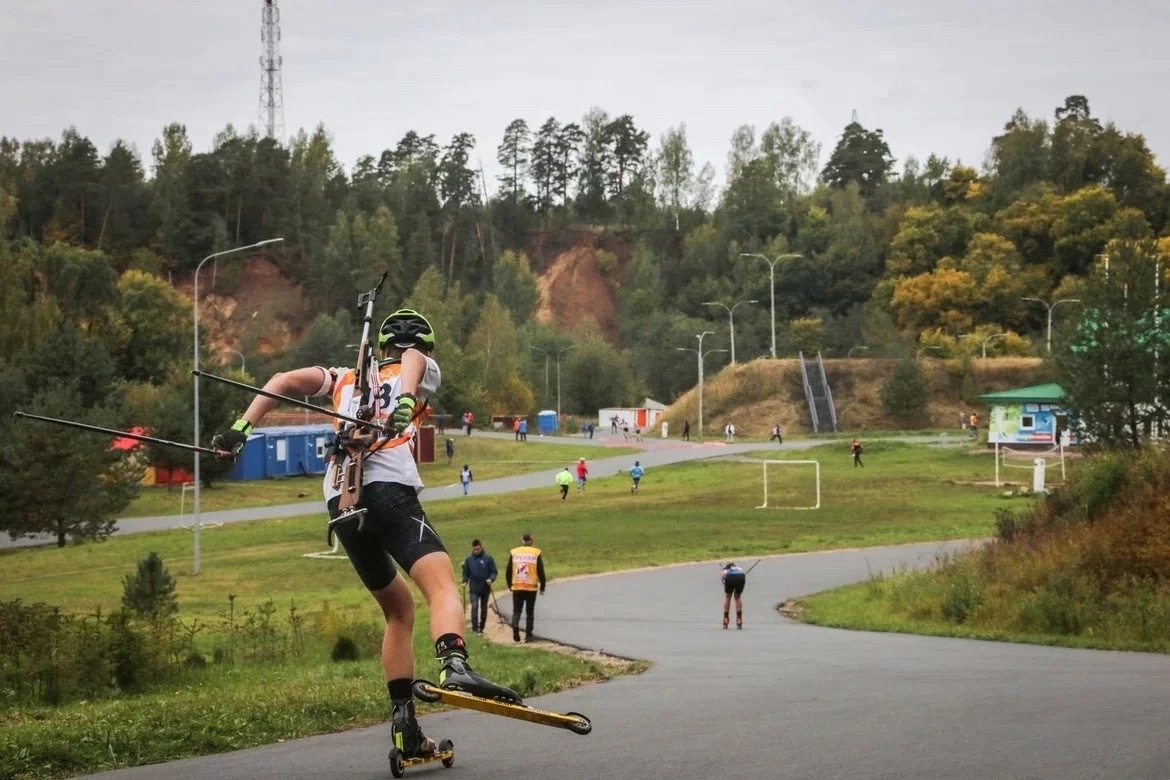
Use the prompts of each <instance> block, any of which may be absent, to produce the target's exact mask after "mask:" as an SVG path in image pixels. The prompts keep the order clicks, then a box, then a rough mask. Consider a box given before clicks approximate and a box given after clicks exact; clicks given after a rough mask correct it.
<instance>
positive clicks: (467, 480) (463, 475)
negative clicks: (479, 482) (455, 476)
mask: <svg viewBox="0 0 1170 780" xmlns="http://www.w3.org/2000/svg"><path fill="white" fill-rule="evenodd" d="M474 480H475V477H473V476H472V475H471V468H470V467H469V466H468V465H467V464H466V463H464V464H463V471H461V472H459V481H460V483H462V484H463V495H465V496H466V495H467V490H468V488H470V487H471V483H472V482H473V481H474Z"/></svg>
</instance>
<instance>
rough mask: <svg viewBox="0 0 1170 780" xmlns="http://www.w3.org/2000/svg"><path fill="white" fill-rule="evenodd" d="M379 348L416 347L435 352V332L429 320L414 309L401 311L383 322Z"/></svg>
mask: <svg viewBox="0 0 1170 780" xmlns="http://www.w3.org/2000/svg"><path fill="white" fill-rule="evenodd" d="M378 347H379V348H380V349H389V348H390V347H398V348H399V349H407V348H409V347H414V348H415V349H421V350H425V351H427V352H433V351H434V349H435V330H434V328H432V327H431V323H430V322H429V321H428V320H427V318H426V317H424V316H422V315H421V314H419V313H418V312H417V311H415V310H414V309H399V310H398V311H396V312H394V313H393V314H391V315H390V316H389V317H387V318H386V319H385V320H383V321H382V327H381V328H379V329H378Z"/></svg>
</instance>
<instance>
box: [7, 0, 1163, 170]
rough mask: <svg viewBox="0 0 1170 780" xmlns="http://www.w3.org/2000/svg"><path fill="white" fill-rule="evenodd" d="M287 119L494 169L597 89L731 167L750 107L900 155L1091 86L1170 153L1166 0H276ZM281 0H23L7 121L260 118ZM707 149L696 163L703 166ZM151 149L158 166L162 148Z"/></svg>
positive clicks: (241, 122) (146, 147) (202, 125)
mask: <svg viewBox="0 0 1170 780" xmlns="http://www.w3.org/2000/svg"><path fill="white" fill-rule="evenodd" d="M279 4H280V10H281V28H282V41H281V54H282V55H283V58H284V68H283V86H284V116H285V126H286V129H287V131H288V133H289V134H291V133H292V132H295V130H296V129H297V128H301V127H304V128H312V127H314V126H315V125H317V124H318V123H322V122H323V123H324V124H325V126H326V127H327V128H328V129H329V131H330V132H331V134H332V136H333V138H334V148H335V150H336V152H337V155H338V158H339V160H340V161H341V163H342V164H343V165H344V166H345V167H346V169H347V170H348V169H349V168H350V167H351V166H352V164H353V162H354V160H356V159H357V158H358V157H360V156H361V155H363V154H373V155H375V156H376V155H377V154H378V153H380V152H381V150H383V149H385V148H387V147H393V146H394V145H395V143H396V142H397V141H398V139H399V138H401V137H402V135H403V134H404V133H405V132H406V131H408V130H411V129H413V130H416V131H418V132H419V133H422V134H431V133H433V134H434V135H435V136H436V139H437V140H438V141H439V142H440V143H445V142H446V141H447V140H448V139H449V138H450V137H451V136H452V135H453V134H455V133H457V132H461V131H469V132H471V133H473V134H474V135H475V136H476V138H477V139H478V142H479V143H478V148H477V156H478V158H479V159H481V160H482V161H483V163H484V165H485V167H486V168H487V170H488V175H489V177H490V176H492V174H493V168H494V167H495V151H496V147H497V145H498V144H499V141H500V137H501V135H502V132H503V129H504V127H505V126H506V125H507V124H508V122H509V121H511V120H512V119H514V118H516V117H522V118H524V119H526V120H527V121H528V123H529V125H531V126H533V127H535V126H537V125H539V124H540V123H541V122H542V121H544V119H546V118H547V117H548V116H550V115H552V116H556V117H557V118H558V120H560V121H562V122H563V121H575V120H578V119H579V118H580V117H581V116H582V115H583V114H584V113H585V112H586V111H587V110H588V109H589V108H590V107H591V106H599V107H601V108H603V109H605V110H606V111H607V112H609V114H610V115H611V116H616V115H620V114H623V113H629V114H631V115H633V117H634V119H635V120H636V122H637V123H638V125H639V126H640V127H642V128H643V129H645V130H648V131H649V132H650V133H651V134H652V136H653V137H654V139H655V141H657V139H658V137H659V135H660V134H661V133H662V132H663V131H664V130H665V129H666V128H668V127H670V126H672V125H676V124H679V123H684V122H685V123H686V126H687V131H688V134H689V137H690V140H691V144H692V147H693V148H694V151H695V157H696V162H697V166H698V165H701V164H702V163H703V162H708V161H709V162H711V163H713V164H714V165H715V166H716V168H717V169H718V171H719V175H718V181H719V182H720V183H721V182H722V181H723V168H724V163H725V160H726V156H727V151H728V148H729V142H730V138H731V133H732V131H733V130H734V129H735V128H736V127H737V126H739V125H742V124H752V125H755V126H756V128H757V131H760V130H762V129H763V128H764V127H766V126H767V124H768V123H769V122H771V121H777V120H779V119H781V118H783V117H784V116H786V115H787V116H791V117H792V118H793V120H794V121H795V122H796V123H797V124H799V125H801V126H802V127H805V128H806V129H808V130H809V131H811V132H812V134H813V135H814V137H815V138H816V139H817V140H818V141H819V142H820V143H821V145H822V147H823V150H822V160H821V162H822V164H823V163H824V161H825V159H827V157H828V154H829V152H830V151H831V150H832V148H833V146H834V144H835V143H836V140H837V138H838V137H839V135H840V133H841V130H842V128H843V127H844V126H845V125H846V124H847V123H848V122H849V120H850V114H851V112H852V111H854V110H856V111H857V114H858V119H859V120H860V121H861V123H862V124H863V125H865V126H866V127H869V128H880V129H882V130H883V131H884V132H885V136H886V139H887V141H888V142H889V144H890V148H891V150H892V152H893V154H894V156H895V157H897V158H898V160H899V163H900V162H901V161H902V160H904V159H905V158H906V157H907V156H909V155H914V156H917V157H918V158H919V159H924V158H925V157H926V156H927V155H928V154H930V153H931V152H934V153H937V154H940V155H943V156H946V157H949V158H950V159H951V160H952V161H953V160H956V159H961V160H962V161H964V162H966V163H970V164H975V165H977V166H978V165H980V164H981V163H982V161H983V159H984V156H985V154H986V151H987V148H988V145H989V143H990V140H991V137H992V136H993V135H994V134H996V133H997V132H998V131H999V130H1000V129H1001V128H1002V126H1003V124H1004V122H1005V121H1007V119H1008V118H1009V117H1010V116H1011V114H1012V112H1013V111H1014V110H1015V109H1016V108H1017V107H1022V108H1023V109H1024V110H1025V111H1027V112H1028V113H1029V114H1031V115H1033V116H1042V117H1045V118H1049V119H1050V118H1051V116H1052V111H1053V109H1054V108H1055V107H1056V106H1058V105H1060V104H1061V103H1063V101H1064V98H1065V97H1066V96H1068V95H1070V94H1084V95H1086V96H1087V97H1088V98H1089V101H1090V104H1091V106H1092V109H1093V113H1094V114H1095V115H1096V116H1098V117H1100V118H1102V119H1106V120H1113V121H1115V122H1116V123H1117V124H1118V125H1119V126H1120V127H1121V128H1122V129H1123V130H1126V131H1134V132H1140V133H1143V134H1144V135H1145V137H1146V139H1147V141H1148V142H1149V144H1150V146H1151V148H1152V149H1153V150H1154V152H1155V154H1156V155H1158V158H1159V162H1160V163H1161V164H1162V165H1163V166H1164V167H1165V166H1167V165H1168V164H1170V101H1167V100H1166V99H1165V97H1166V87H1167V84H1168V82H1170V54H1168V53H1167V52H1170V46H1168V45H1167V43H1166V41H1167V39H1168V37H1170V35H1168V34H1170V21H1168V20H1170V13H1167V11H1166V7H1167V6H1166V3H1165V1H1164V0H1113V2H1106V1H1105V0H1094V1H1093V2H1090V1H1089V0H1011V1H1007V0H941V2H940V1H939V0H894V1H891V0H853V1H852V2H850V0H790V1H789V2H780V0H712V1H708V2H701V1H700V0H673V1H671V2H668V1H667V0H576V1H575V2H565V1H564V0H539V1H538V0H526V1H525V2H521V1H520V0H479V2H470V1H469V0H462V1H460V2H456V1H455V0H429V2H420V1H419V0H414V1H413V2H409V3H407V2H394V0H334V1H332V2H330V1H328V0H279ZM261 5H262V0H192V1H191V2H185V3H184V2H174V1H173V0H155V1H154V2H145V0H68V2H67V1H66V0H2V2H0V30H3V36H4V43H3V45H2V46H0V107H2V108H0V135H8V136H14V137H17V138H20V139H27V138H32V137H38V138H39V137H51V138H58V137H60V134H61V131H62V130H63V129H64V128H65V127H67V126H69V125H74V126H76V128H77V129H78V131H79V132H81V133H82V134H84V135H87V136H89V137H90V138H91V139H92V140H93V141H94V142H95V143H96V144H97V146H98V148H99V149H101V150H102V151H103V152H104V151H105V150H107V149H108V148H109V145H110V144H111V142H112V141H113V140H114V139H115V138H124V139H126V140H128V141H130V142H131V143H133V144H134V145H135V146H136V147H137V149H138V150H139V152H140V154H141V155H142V156H143V158H144V162H145V163H147V165H149V158H150V146H151V143H152V142H153V140H154V139H155V138H157V137H158V136H159V133H160V130H161V128H162V126H163V125H164V124H166V123H168V122H172V121H179V122H182V123H184V124H186V126H187V128H188V131H189V133H190V136H191V138H192V141H193V142H194V144H195V147H196V149H197V150H206V149H207V148H208V147H209V145H210V142H211V138H212V136H213V135H214V134H215V132H217V131H218V130H220V129H222V128H223V127H224V125H226V124H227V123H229V122H230V123H232V124H234V125H235V126H236V127H237V128H244V127H247V126H248V125H249V124H259V122H258V117H259V104H258V98H259V91H260V65H259V61H258V58H259V56H260V53H261V42H260V16H261ZM697 166H696V167H697ZM148 170H149V168H148Z"/></svg>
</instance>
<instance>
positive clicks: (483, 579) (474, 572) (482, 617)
mask: <svg viewBox="0 0 1170 780" xmlns="http://www.w3.org/2000/svg"><path fill="white" fill-rule="evenodd" d="M498 573H499V572H498V571H496V559H495V558H493V557H492V556H490V555H488V554H487V553H486V552H485V551H484V549H483V545H482V544H480V543H479V539H474V540H472V542H471V555H468V556H467V557H466V558H464V559H463V585H464V586H465V587H466V588H467V592H468V593H470V594H471V630H472V631H473V632H475V633H476V634H482V633H483V629H484V625H485V624H486V623H487V609H488V596H490V595H491V592H492V583H493V582H495V581H496V575H497V574H498Z"/></svg>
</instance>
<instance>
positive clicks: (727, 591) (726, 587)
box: [720, 563, 747, 630]
mask: <svg viewBox="0 0 1170 780" xmlns="http://www.w3.org/2000/svg"><path fill="white" fill-rule="evenodd" d="M720 576H721V579H722V580H723V628H724V629H726V628H727V622H728V618H729V617H730V615H731V597H732V596H733V595H734V596H735V627H736V628H737V629H740V630H742V629H743V598H742V596H743V589H744V586H745V585H747V572H745V571H744V570H743V569H742V568H740V567H739V566H738V565H736V564H735V563H729V564H727V565H726V566H724V567H723V574H722V575H720Z"/></svg>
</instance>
